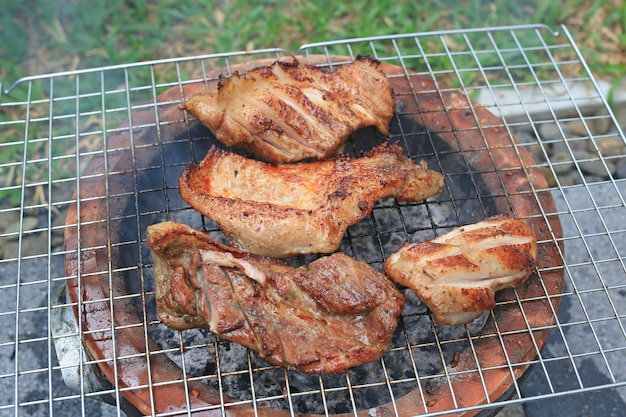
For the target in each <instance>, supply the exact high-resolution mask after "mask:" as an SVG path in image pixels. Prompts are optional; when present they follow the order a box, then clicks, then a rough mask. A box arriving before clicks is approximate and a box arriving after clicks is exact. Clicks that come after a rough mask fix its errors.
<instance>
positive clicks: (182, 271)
mask: <svg viewBox="0 0 626 417" xmlns="http://www.w3.org/2000/svg"><path fill="white" fill-rule="evenodd" d="M147 244H148V246H149V247H150V250H151V253H152V259H153V261H154V276H155V281H156V303H157V312H158V315H159V318H160V319H161V321H162V322H163V323H164V324H165V325H167V326H169V327H171V328H174V329H178V330H184V329H189V328H192V327H206V328H209V329H210V330H211V332H213V333H214V334H216V335H218V336H220V337H222V338H224V339H228V340H231V341H233V342H237V343H240V344H242V345H244V346H246V347H248V348H249V349H251V350H253V351H254V352H256V354H257V355H258V356H259V357H261V358H263V359H265V360H266V361H268V362H270V363H273V364H276V365H280V366H284V367H287V368H289V369H292V370H297V371H300V372H304V373H312V374H313V373H322V372H340V371H343V370H345V369H347V368H350V367H352V366H356V365H359V364H362V363H366V362H370V361H374V360H377V359H378V358H380V357H381V356H382V355H383V353H384V352H385V350H386V349H387V345H388V343H389V341H390V339H391V336H392V334H393V332H394V330H395V328H396V326H397V324H398V316H399V315H400V313H401V311H402V308H403V307H404V303H405V298H404V295H403V294H402V293H401V292H400V291H398V289H397V288H396V287H395V286H394V284H393V283H392V282H391V281H390V280H389V279H388V278H387V277H385V276H384V275H383V274H381V273H379V272H378V271H376V270H375V269H373V268H372V267H370V266H369V265H367V264H366V263H364V262H358V261H356V260H354V259H352V258H350V257H348V256H347V255H345V254H343V253H335V254H333V255H331V256H328V257H324V258H320V259H318V260H316V261H314V262H312V263H311V264H309V265H308V266H302V267H299V268H294V267H291V266H289V265H287V264H285V263H282V262H280V261H277V260H274V259H269V258H263V257H260V256H255V255H251V254H248V253H245V252H241V251H239V250H237V249H234V248H230V247H227V246H224V245H221V244H219V243H217V242H215V241H213V240H212V239H211V238H210V237H209V236H207V235H205V234H203V233H200V232H197V231H195V230H193V229H191V228H189V227H188V226H185V225H183V224H180V223H174V222H166V223H159V224H156V225H152V226H149V227H148V237H147Z"/></svg>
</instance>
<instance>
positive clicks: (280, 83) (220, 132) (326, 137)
mask: <svg viewBox="0 0 626 417" xmlns="http://www.w3.org/2000/svg"><path fill="white" fill-rule="evenodd" d="M181 107H182V108H183V109H186V110H188V111H189V112H190V113H191V114H193V115H194V116H195V117H196V118H198V120H199V121H200V122H201V123H202V124H203V125H205V126H206V127H208V128H209V129H211V130H212V131H213V133H214V134H215V136H216V138H217V140H218V141H220V142H222V143H223V144H225V145H228V146H233V145H243V146H244V147H245V148H247V149H248V150H250V151H251V152H252V153H254V154H255V155H257V156H258V157H259V158H260V159H262V160H265V161H267V162H272V163H283V162H295V161H300V160H303V159H308V158H312V159H324V158H327V157H329V156H331V155H332V154H334V153H335V151H336V150H337V149H338V148H339V147H340V146H341V144H342V143H343V142H344V141H345V140H346V139H347V138H348V136H349V135H350V134H352V132H354V131H355V130H357V129H359V128H362V127H366V126H375V127H376V128H377V129H378V130H379V131H380V132H381V133H382V134H384V135H387V134H388V133H389V122H390V121H391V118H392V116H393V113H394V109H395V102H394V99H393V92H392V90H391V87H390V85H389V82H388V80H387V77H386V75H385V73H384V72H383V71H382V65H381V63H380V62H379V61H378V60H376V59H373V58H371V57H363V56H359V57H357V58H356V59H355V60H354V62H353V63H351V64H347V65H343V66H341V67H339V68H338V69H337V70H336V71H334V72H328V71H325V70H323V69H321V68H319V67H315V66H310V65H305V64H300V63H299V62H298V60H297V59H295V58H294V60H293V62H292V63H286V62H280V61H277V62H275V63H273V64H272V65H270V66H262V67H257V68H254V69H252V70H250V71H248V72H247V73H245V74H239V73H238V72H235V73H234V74H233V75H232V76H231V77H230V78H229V79H228V78H225V77H223V76H221V77H220V80H219V82H218V88H217V91H211V92H208V93H200V94H196V95H194V96H192V97H191V98H190V99H189V100H188V101H187V102H185V103H184V104H183V105H182V106H181Z"/></svg>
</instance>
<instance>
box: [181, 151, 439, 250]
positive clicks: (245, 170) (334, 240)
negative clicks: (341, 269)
mask: <svg viewBox="0 0 626 417" xmlns="http://www.w3.org/2000/svg"><path fill="white" fill-rule="evenodd" d="M443 185H444V179H443V176H442V175H441V174H440V173H438V172H435V171H432V170H430V169H428V168H427V166H426V163H425V162H422V163H421V164H419V165H418V164H415V163H414V162H413V161H412V160H410V159H409V158H407V157H406V156H404V155H403V154H402V148H401V147H400V146H399V145H398V144H388V143H385V144H383V145H380V146H378V147H376V148H374V149H373V150H371V151H370V152H369V153H367V154H366V155H365V156H364V157H362V158H352V157H349V156H339V157H335V158H332V159H329V160H324V161H313V162H308V163H304V162H301V163H295V164H285V165H278V166H276V165H269V164H266V163H263V162H260V161H256V160H252V159H249V158H245V157H242V156H240V155H237V154H234V153H231V152H227V151H223V150H218V149H216V148H213V149H211V150H209V152H208V154H207V155H206V157H205V158H204V160H203V161H202V162H201V163H200V165H199V166H193V165H189V166H187V167H186V168H185V170H184V172H183V174H182V175H181V177H180V179H179V187H180V194H181V196H182V197H183V199H184V200H185V201H187V202H188V203H189V204H190V205H191V206H192V207H193V208H195V209H196V210H198V211H199V212H200V213H202V214H204V215H205V216H207V217H209V218H211V219H212V220H213V221H215V222H216V223H217V224H219V226H220V228H221V229H222V231H223V232H224V233H225V234H226V235H227V236H228V237H229V238H230V239H231V240H232V241H233V242H234V244H235V246H237V247H238V248H241V249H244V250H246V251H249V252H252V253H255V254H258V255H263V256H272V257H275V258H281V257H287V256H292V255H295V254H302V253H330V252H333V251H335V250H336V249H337V248H338V247H339V244H340V242H341V239H342V238H343V235H344V234H345V232H346V230H347V228H348V226H350V225H353V224H355V223H357V222H359V221H361V220H362V219H364V218H365V217H367V216H369V215H370V214H371V212H372V209H373V207H374V204H375V203H376V201H378V200H380V199H382V198H385V197H396V198H397V199H398V200H399V201H420V200H423V199H426V198H428V197H430V196H432V195H435V194H438V193H439V192H441V191H442V189H443Z"/></svg>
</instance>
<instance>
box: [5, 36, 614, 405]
mask: <svg viewBox="0 0 626 417" xmlns="http://www.w3.org/2000/svg"><path fill="white" fill-rule="evenodd" d="M358 54H364V55H372V56H374V57H376V58H377V59H379V60H380V61H381V62H383V63H384V64H385V65H387V66H388V67H389V68H393V74H391V75H390V78H391V79H393V80H395V81H394V82H396V84H394V85H396V86H397V87H398V88H395V93H396V97H397V100H398V103H400V104H399V107H398V111H397V115H396V118H395V119H394V121H393V123H392V130H391V134H390V136H389V138H388V139H390V140H393V141H397V142H399V143H401V144H402V145H403V147H404V148H405V151H406V152H407V153H408V154H409V155H410V156H411V157H412V158H414V159H416V160H419V159H425V160H427V161H428V163H429V165H430V166H431V167H434V168H435V169H438V170H440V171H442V172H443V173H444V174H445V176H446V190H445V191H444V193H442V195H440V196H437V197H436V198H432V199H429V200H428V201H427V202H423V203H403V204H399V203H397V202H396V201H395V200H383V201H381V202H379V203H378V204H377V205H376V207H375V209H374V212H373V213H372V216H370V217H369V218H368V219H365V220H364V221H363V222H361V223H359V224H357V225H355V226H353V227H351V228H350V229H349V231H348V234H347V236H346V238H345V239H344V242H343V243H342V246H341V250H342V251H344V252H346V253H348V254H349V255H352V256H354V257H356V258H357V259H360V260H364V261H366V262H368V263H370V264H372V265H373V266H375V267H378V268H379V267H380V264H381V263H382V262H383V261H384V259H385V258H386V257H387V256H388V255H389V254H390V253H391V252H392V251H393V250H395V249H397V247H398V246H399V245H400V244H401V243H402V242H404V241H407V240H408V241H420V240H427V239H431V238H433V237H434V236H436V235H439V234H441V233H443V232H445V231H447V230H449V229H450V228H453V227H455V226H458V225H461V224H467V223H470V222H473V221H478V220H480V219H482V218H484V217H487V216H489V215H492V214H496V213H498V212H501V211H502V210H505V211H507V212H509V213H510V214H513V215H516V216H518V217H521V218H524V219H526V220H529V221H537V222H538V223H537V224H542V225H545V228H546V231H545V233H544V234H543V235H542V236H543V237H542V240H541V241H540V244H541V245H544V246H545V247H546V248H551V249H549V250H548V252H547V255H546V257H547V258H549V260H550V261H551V262H546V263H543V264H541V266H540V268H539V270H538V271H537V272H538V277H539V278H538V279H537V282H536V284H537V285H535V286H534V287H533V288H530V289H528V288H523V289H518V290H516V291H510V292H507V294H506V295H505V296H502V297H500V298H499V299H498V306H497V307H496V309H495V310H494V312H490V313H489V314H488V315H484V316H483V317H481V318H480V320H478V321H477V322H475V323H472V325H469V326H460V327H452V328H450V327H440V326H436V325H435V324H434V322H432V321H431V318H430V316H429V314H428V312H427V310H426V308H425V307H424V306H423V305H422V304H421V303H420V302H419V300H418V299H416V297H414V296H411V295H410V294H408V293H407V295H408V296H409V297H410V298H411V299H410V301H409V304H408V307H407V309H406V310H405V311H404V313H403V316H402V319H401V321H400V325H399V327H398V330H397V331H396V333H395V335H394V337H393V339H392V342H391V344H390V347H389V351H388V352H387V354H385V356H384V357H383V358H382V359H381V360H380V361H378V362H375V363H371V364H366V365H363V366H360V367H357V368H354V369H351V370H349V371H347V372H346V373H343V374H338V375H320V376H310V375H303V374H299V373H296V372H291V371H286V370H284V369H282V368H276V367H273V366H269V365H268V364H267V363H265V362H263V361H261V360H259V359H258V358H256V357H255V356H254V355H252V354H250V353H249V352H248V351H247V350H246V349H245V348H243V347H241V346H238V345H236V344H232V343H229V342H226V341H223V340H221V339H219V338H217V337H215V336H213V335H211V334H210V333H209V332H208V331H203V330H188V331H183V332H178V331H173V330H171V329H168V328H166V327H165V326H163V325H162V324H161V323H159V321H158V319H157V316H156V312H155V306H154V304H155V303H154V297H155V295H154V282H153V276H152V265H151V259H150V255H149V252H148V250H147V248H146V246H145V238H146V227H147V226H148V225H149V224H152V223H155V222H157V221H161V220H166V219H168V220H177V221H181V222H183V223H187V224H189V225H191V226H193V227H195V228H197V229H202V230H205V231H207V232H208V233H209V234H211V235H213V236H215V237H220V234H219V230H218V228H217V227H216V225H215V224H212V223H211V221H210V220H208V219H205V218H202V217H201V216H200V215H199V214H197V213H195V212H194V211H193V210H191V209H190V208H189V206H188V205H187V204H186V203H185V202H184V201H183V200H182V199H181V197H180V195H179V194H178V188H177V187H178V185H177V181H178V175H179V174H180V172H181V171H182V169H183V166H184V165H185V164H186V163H190V162H194V161H195V162H197V161H199V160H201V159H202V157H203V156H204V153H205V152H206V150H207V148H208V146H209V144H210V143H211V140H212V139H211V138H210V134H209V133H207V132H208V131H207V130H205V129H203V128H201V127H199V126H197V123H195V122H194V120H191V119H190V118H189V117H188V116H187V115H185V114H184V113H182V112H178V110H177V106H178V104H179V103H180V102H181V100H184V99H185V98H186V97H187V94H188V92H189V91H192V90H193V89H194V88H211V87H212V85H213V84H214V83H215V81H216V80H217V76H218V74H219V73H225V74H227V75H229V74H231V73H232V71H234V70H235V69H237V68H242V67H245V66H251V65H258V63H259V62H268V61H271V60H276V59H290V58H289V56H288V55H287V54H286V53H285V52H284V51H282V50H278V49H270V50H262V51H253V52H245V53H244V52H241V53H228V54H219V55H207V56H200V57H189V58H179V59H172V60H161V61H154V62H148V63H140V64H129V65H120V66H115V67H107V68H97V69H89V70H82V71H73V72H67V73H58V74H52V75H45V76H39V77H29V78H25V79H22V80H19V81H18V82H16V83H15V84H13V85H12V86H10V88H8V89H7V90H4V91H2V92H1V94H2V96H0V112H1V118H0V131H1V132H2V138H3V139H2V140H1V143H0V197H2V200H1V201H2V203H3V204H2V205H0V231H1V233H0V245H1V246H0V249H2V259H1V260H0V299H1V300H2V302H1V303H0V357H2V359H3V360H2V361H0V363H1V365H0V389H1V390H2V392H4V393H5V395H3V397H2V399H0V415H33V416H39V415H55V414H57V415H59V414H64V415H67V414H71V415H87V414H92V413H95V414H98V415H118V414H128V415H140V414H141V413H146V414H154V415H174V414H179V413H182V414H183V415H184V414H186V413H187V411H184V410H191V411H189V412H190V413H191V412H194V413H195V412H202V411H204V412H206V413H207V414H211V415H212V414H213V413H215V415H222V414H226V413H235V414H246V415H248V414H256V415H283V414H284V415H290V414H291V415H293V414H298V413H315V414H322V415H324V414H326V415H333V414H342V413H345V414H346V415H366V414H367V413H370V414H371V413H372V412H374V411H372V410H380V411H381V412H382V410H384V411H385V412H389V413H390V414H391V415H409V414H413V413H416V412H420V413H421V414H423V415H433V416H434V415H445V414H449V413H450V412H451V411H454V412H458V413H459V414H463V413H465V414H463V415H474V414H477V413H489V412H491V411H494V410H496V409H498V408H499V407H502V406H503V405H506V404H511V403H516V402H530V401H534V400H538V399H545V398H551V397H559V396H564V395H566V394H573V393H579V392H587V391H592V390H597V389H599V388H618V387H622V386H623V385H624V384H625V383H626V373H625V372H624V365H623V364H624V363H626V360H624V359H625V355H626V331H625V330H624V315H625V314H626V312H625V311H624V307H623V306H624V305H626V303H624V298H625V297H626V279H625V278H626V266H625V263H624V248H625V247H626V245H625V244H624V241H625V238H626V230H625V229H624V226H623V222H622V220H621V219H622V218H623V217H624V213H625V206H626V204H625V201H624V189H625V187H626V183H625V182H624V180H623V179H621V178H618V175H617V174H616V164H617V163H618V162H619V161H621V160H623V159H624V158H626V155H625V153H624V147H623V146H624V136H623V133H622V131H621V129H620V128H619V126H618V124H617V122H616V119H615V117H614V115H613V113H612V111H611V108H610V107H609V106H608V104H607V101H606V100H605V98H604V97H605V96H606V89H605V88H604V86H603V85H602V83H600V82H598V81H597V80H595V79H594V78H593V76H592V75H591V73H590V71H589V69H588V68H587V66H586V65H585V63H584V60H583V57H582V56H581V54H580V52H579V50H578V48H577V46H576V45H575V44H574V42H573V40H572V39H571V37H570V35H569V33H568V32H567V29H566V28H560V29H559V31H557V32H555V31H552V30H551V29H549V28H546V27H543V26H518V27H503V28H490V29H477V30H459V31H442V32H438V33H423V34H407V35H404V34H401V35H395V36H384V37H375V38H367V39H352V40H341V41H336V42H325V43H320V44H310V45H305V46H303V47H301V48H300V49H299V50H298V51H297V52H296V53H295V55H298V56H301V58H300V59H301V60H308V61H311V62H315V63H316V64H318V65H324V66H328V67H329V68H331V69H332V68H335V67H336V66H338V65H341V64H343V63H346V62H349V61H350V60H351V59H352V58H354V57H355V56H356V55H358ZM467 98H470V99H471V100H468V99H467ZM433 103H434V104H433ZM428 106H432V107H428ZM461 115H462V117H461ZM483 137H484V138H485V139H484V140H483V139H482V138H483ZM514 137H516V138H517V141H514V140H513V139H512V138H514ZM492 138H497V139H493V140H492ZM385 139H386V138H381V137H380V135H378V134H377V133H376V132H374V131H373V130H367V129H364V130H362V131H359V132H357V133H356V134H355V135H353V137H352V138H351V139H350V141H349V142H348V143H347V146H346V152H348V153H351V154H354V155H358V154H359V153H360V152H362V151H363V150H366V149H369V148H370V147H371V146H372V145H373V144H376V143H378V142H380V141H381V140H385ZM494 145H495V146H494ZM620 145H621V147H620ZM583 149H584V150H585V152H584V153H583V152H582V150H583ZM528 155H532V157H533V159H529V158H528ZM504 157H506V158H504ZM502 158H504V162H503V159H502ZM477 161H478V162H477ZM506 161H513V162H514V164H512V165H510V164H509V165H507V162H506ZM536 173H541V174H542V175H543V176H542V178H545V182H542V181H543V180H541V181H535V180H534V178H535V174H536ZM512 177H514V178H518V177H519V178H523V179H525V183H524V184H526V186H527V187H526V188H524V187H521V188H512V187H511V186H510V185H509V182H508V181H509V178H512ZM76 196H79V197H78V198H77V197H76ZM520 201H523V202H524V203H523V204H521V203H520ZM520 204H521V205H520ZM527 206H529V207H532V208H533V209H532V210H530V211H529V210H528V209H526V208H525V207H527ZM68 213H69V215H68ZM555 218H558V220H559V221H558V222H555V220H554V219H555ZM561 229H562V230H561ZM309 260H310V259H309V258H308V257H300V258H298V259H295V260H294V262H295V263H306V262H308V261H309ZM555 276H562V278H563V280H562V281H558V280H555V279H554V277H555ZM561 283H562V284H561ZM76 294H80V295H81V296H80V297H78V298H77V297H76ZM76 312H81V318H82V320H78V321H77V320H76V316H75V313H76ZM538 316H540V317H539V318H538ZM485 323H486V324H485ZM548 332H549V334H550V336H549V338H548V339H547V342H546V338H547V336H548ZM544 343H547V344H546V345H545V347H544ZM516 344H520V345H523V349H521V350H520V349H517V350H516V349H515V348H514V346H513V345H516ZM485 346H488V347H489V348H488V349H493V350H488V349H487V348H486V347H485ZM485 352H495V353H494V355H490V354H486V353H485ZM520 352H521V353H520ZM490 356H494V357H497V358H498V361H495V360H489V357H490ZM590 367H592V368H593V369H594V372H589V369H590ZM528 369H532V372H529V371H528ZM522 375H526V376H527V378H528V379H527V382H523V380H522V379H520V378H521V376H522ZM528 375H530V376H528ZM528 382H530V383H532V388H528ZM465 391H467V392H465ZM96 400H97V401H96ZM146 410H147V411H146ZM181 410H183V411H181Z"/></svg>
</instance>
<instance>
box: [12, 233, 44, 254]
mask: <svg viewBox="0 0 626 417" xmlns="http://www.w3.org/2000/svg"><path fill="white" fill-rule="evenodd" d="M19 243H20V242H19V240H17V239H12V240H7V241H6V242H5V244H4V252H3V255H2V257H3V259H14V258H17V255H18V250H19ZM46 253H48V239H46V237H45V236H41V235H40V234H36V235H29V236H25V237H24V238H23V239H22V253H21V256H22V257H25V256H36V255H43V254H46Z"/></svg>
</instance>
